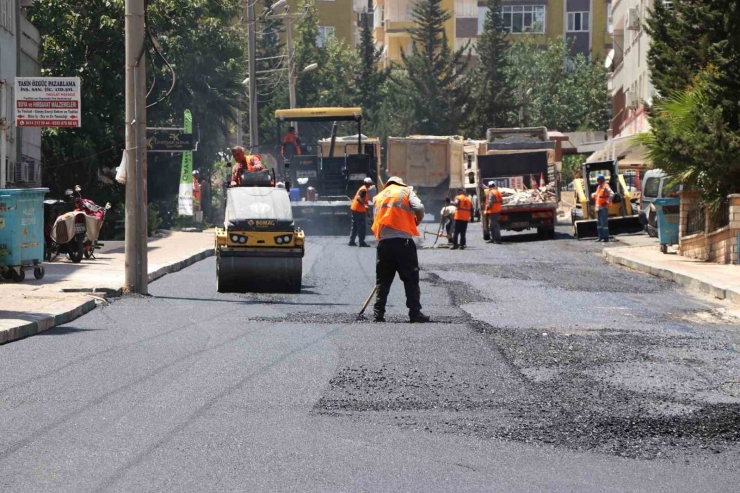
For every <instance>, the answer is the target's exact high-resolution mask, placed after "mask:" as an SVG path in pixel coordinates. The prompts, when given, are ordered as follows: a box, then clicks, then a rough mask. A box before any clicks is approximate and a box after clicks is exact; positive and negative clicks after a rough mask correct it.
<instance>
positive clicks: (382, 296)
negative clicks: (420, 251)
mask: <svg viewBox="0 0 740 493" xmlns="http://www.w3.org/2000/svg"><path fill="white" fill-rule="evenodd" d="M375 211H376V212H375V221H374V222H373V228H372V229H373V233H375V239H376V240H378V251H377V257H376V262H375V282H376V284H377V286H378V291H377V296H376V298H375V307H374V309H373V312H374V315H375V321H376V322H385V305H386V302H387V301H388V293H390V290H391V284H392V283H393V278H394V277H395V276H396V272H398V277H400V278H401V281H402V282H403V285H404V288H405V290H406V306H407V307H408V309H409V319H410V321H411V322H412V323H425V322H429V317H427V316H426V315H424V314H423V313H422V312H421V290H420V288H419V258H418V256H417V253H416V244H415V243H414V240H413V238H414V236H419V231H418V230H417V229H416V226H417V225H419V224H420V223H421V221H422V219H424V204H422V203H421V200H419V197H417V196H416V194H415V193H414V192H413V191H412V190H411V188H410V187H407V186H406V184H405V183H404V182H403V180H401V179H400V178H399V177H397V176H392V177H390V178H389V179H388V181H387V182H386V184H385V188H384V189H383V191H382V192H380V193H379V194H378V195H377V197H375Z"/></svg>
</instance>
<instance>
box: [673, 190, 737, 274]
mask: <svg viewBox="0 0 740 493" xmlns="http://www.w3.org/2000/svg"><path fill="white" fill-rule="evenodd" d="M728 198H729V207H730V224H729V225H728V226H725V227H724V228H720V229H718V230H716V231H712V232H709V231H706V230H705V231H704V232H701V233H698V234H694V235H690V236H686V235H685V232H686V218H687V216H688V213H689V210H691V209H692V208H694V207H696V205H697V204H698V201H699V195H698V194H697V193H695V192H683V193H682V194H681V226H680V232H679V234H680V240H679V248H678V252H679V254H680V255H683V256H684V257H690V258H695V259H699V260H706V261H708V262H716V263H720V264H737V263H738V241H737V240H738V233H740V194H738V195H730V196H729V197H728ZM709 223H710V221H709V220H708V218H707V221H706V224H707V225H709Z"/></svg>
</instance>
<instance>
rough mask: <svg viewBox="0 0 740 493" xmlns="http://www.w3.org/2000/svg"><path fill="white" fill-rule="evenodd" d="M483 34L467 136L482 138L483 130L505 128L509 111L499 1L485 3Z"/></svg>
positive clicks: (503, 32)
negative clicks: (473, 104) (473, 106)
mask: <svg viewBox="0 0 740 493" xmlns="http://www.w3.org/2000/svg"><path fill="white" fill-rule="evenodd" d="M486 6H487V12H486V18H485V20H484V22H483V32H482V33H481V35H480V36H479V37H478V45H477V51H478V66H477V67H476V69H475V71H474V73H473V74H474V75H473V78H474V89H473V94H474V97H473V100H474V101H475V108H474V109H473V113H472V115H471V119H470V121H469V122H468V124H467V130H468V132H467V133H468V134H471V135H475V136H477V137H480V138H483V136H485V135H486V130H487V129H489V128H495V127H505V126H506V125H507V124H508V122H509V116H510V115H509V113H510V112H511V111H512V109H513V108H512V107H511V100H512V88H511V86H510V81H509V80H508V79H507V77H506V73H507V64H508V63H509V59H508V57H507V54H508V51H509V42H508V41H507V39H506V36H507V33H506V31H505V30H504V23H503V15H502V12H501V0H488V1H487V4H486Z"/></svg>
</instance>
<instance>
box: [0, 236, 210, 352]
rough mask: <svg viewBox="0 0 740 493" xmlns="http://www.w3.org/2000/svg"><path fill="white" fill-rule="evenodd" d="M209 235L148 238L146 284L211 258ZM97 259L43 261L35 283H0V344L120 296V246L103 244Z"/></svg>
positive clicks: (122, 271)
mask: <svg viewBox="0 0 740 493" xmlns="http://www.w3.org/2000/svg"><path fill="white" fill-rule="evenodd" d="M213 242H214V240H213V231H212V230H209V231H204V232H202V233H182V232H173V233H172V234H171V235H170V236H168V237H166V238H154V239H150V240H149V248H148V250H149V255H148V260H149V269H148V270H149V282H152V281H154V280H156V279H159V278H160V277H162V276H164V275H166V274H168V273H171V272H177V271H178V270H181V269H184V268H185V267H187V266H189V265H191V264H193V263H194V262H197V261H199V260H202V259H204V258H206V257H208V256H211V255H213V244H214V243H213ZM104 243H105V247H104V248H103V249H101V250H99V251H97V252H96V255H95V256H96V258H95V259H91V260H86V259H83V260H82V262H81V263H79V264H73V263H72V262H70V261H69V260H67V258H66V257H65V256H59V257H57V259H56V260H55V261H54V262H52V263H45V264H44V268H45V269H46V275H45V276H44V278H43V279H42V280H40V281H37V280H35V279H34V278H33V273H31V272H29V273H28V274H30V275H29V276H28V277H26V280H25V281H24V282H22V283H18V284H16V283H13V282H10V281H0V344H4V343H6V342H11V341H15V340H17V339H21V338H23V337H28V336H30V335H33V334H37V333H39V332H42V331H44V330H47V329H50V328H51V327H54V326H56V325H60V324H64V323H67V322H70V321H72V320H74V319H76V318H77V317H80V316H82V315H84V314H85V313H87V312H89V311H90V310H92V309H94V308H95V306H96V300H97V301H102V299H104V298H105V297H106V296H120V294H121V287H122V286H123V283H124V280H125V273H124V266H125V260H124V244H123V242H116V241H112V242H104Z"/></svg>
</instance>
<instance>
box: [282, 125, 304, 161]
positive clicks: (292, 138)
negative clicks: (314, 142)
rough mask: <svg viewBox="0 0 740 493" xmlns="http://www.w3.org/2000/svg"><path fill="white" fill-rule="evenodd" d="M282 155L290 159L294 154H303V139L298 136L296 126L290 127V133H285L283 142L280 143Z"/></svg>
mask: <svg viewBox="0 0 740 493" xmlns="http://www.w3.org/2000/svg"><path fill="white" fill-rule="evenodd" d="M286 153H287V156H286ZM280 155H281V156H283V159H286V160H290V158H291V157H293V156H300V155H301V139H299V138H298V134H296V131H295V127H292V126H291V127H288V133H287V134H285V137H283V143H282V144H281V145H280Z"/></svg>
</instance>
